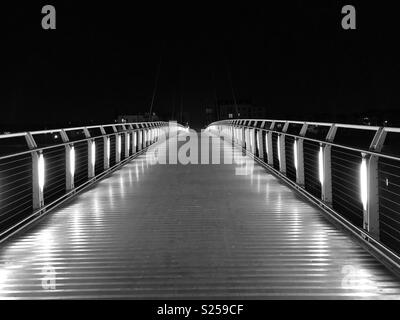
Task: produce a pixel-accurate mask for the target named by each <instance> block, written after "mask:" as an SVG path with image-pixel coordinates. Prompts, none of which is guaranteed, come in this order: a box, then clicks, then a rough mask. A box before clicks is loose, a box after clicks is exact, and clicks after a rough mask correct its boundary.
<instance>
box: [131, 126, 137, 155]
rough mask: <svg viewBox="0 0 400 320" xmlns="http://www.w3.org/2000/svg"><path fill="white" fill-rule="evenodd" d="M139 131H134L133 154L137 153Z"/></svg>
mask: <svg viewBox="0 0 400 320" xmlns="http://www.w3.org/2000/svg"><path fill="white" fill-rule="evenodd" d="M136 145H137V131H132V154H134V153H136V152H137V150H136Z"/></svg>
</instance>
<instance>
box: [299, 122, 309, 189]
mask: <svg viewBox="0 0 400 320" xmlns="http://www.w3.org/2000/svg"><path fill="white" fill-rule="evenodd" d="M307 129H308V124H307V123H304V124H303V126H302V128H301V130H300V134H299V136H300V137H305V135H306V133H307ZM296 141H297V168H296V183H297V184H298V185H299V186H301V187H304V139H303V138H298V139H297V140H296Z"/></svg>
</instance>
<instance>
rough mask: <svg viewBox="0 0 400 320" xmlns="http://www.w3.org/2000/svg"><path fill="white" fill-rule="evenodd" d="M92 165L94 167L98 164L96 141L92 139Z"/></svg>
mask: <svg viewBox="0 0 400 320" xmlns="http://www.w3.org/2000/svg"><path fill="white" fill-rule="evenodd" d="M91 148H92V159H91V160H92V166H93V167H94V165H95V164H96V142H95V141H92V146H91Z"/></svg>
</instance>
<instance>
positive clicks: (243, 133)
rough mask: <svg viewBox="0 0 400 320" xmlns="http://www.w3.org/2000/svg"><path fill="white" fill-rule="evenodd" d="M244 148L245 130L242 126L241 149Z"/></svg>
mask: <svg viewBox="0 0 400 320" xmlns="http://www.w3.org/2000/svg"><path fill="white" fill-rule="evenodd" d="M245 147H246V128H245V127H244V125H242V148H245Z"/></svg>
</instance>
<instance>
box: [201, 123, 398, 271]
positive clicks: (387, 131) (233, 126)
mask: <svg viewBox="0 0 400 320" xmlns="http://www.w3.org/2000/svg"><path fill="white" fill-rule="evenodd" d="M208 129H210V130H212V131H213V132H215V133H216V134H218V135H220V136H225V137H228V138H231V139H232V141H233V142H234V143H237V144H239V145H241V146H242V147H244V148H246V150H247V151H248V152H251V153H253V155H254V156H255V157H256V158H257V159H260V160H262V161H263V162H264V163H265V164H266V165H268V166H269V167H270V168H271V169H272V170H273V171H274V172H275V173H276V174H278V175H279V176H280V177H282V178H283V179H285V180H286V181H288V182H290V183H291V184H292V185H294V186H296V189H298V190H300V191H301V192H303V193H305V194H307V195H309V196H310V197H309V198H310V199H313V201H315V202H317V203H319V204H321V205H322V206H323V207H324V208H325V209H326V210H327V211H328V212H331V213H332V214H333V216H334V217H335V219H338V221H339V222H341V223H343V224H344V225H346V226H347V227H348V228H349V229H350V230H352V231H354V232H355V233H357V234H359V235H360V236H361V237H362V238H365V239H368V241H369V242H371V243H373V245H374V246H376V247H377V248H379V250H382V251H383V252H384V254H385V255H386V254H388V255H389V256H390V257H391V258H390V259H394V260H396V263H397V264H398V265H399V266H400V145H399V144H398V141H399V138H400V128H388V127H373V126H360V125H348V124H333V123H316V122H300V121H284V120H263V119H261V120H260V119H256V120H254V119H238V120H223V121H218V122H215V123H212V124H210V125H209V126H208ZM254 131H255V135H256V136H257V135H258V136H260V137H261V139H260V143H261V142H262V146H263V152H262V154H260V153H259V148H256V149H255V150H254V149H252V148H249V147H248V145H249V143H251V139H250V138H249V137H248V132H254ZM386 136H388V137H389V139H388V140H387V142H386V140H385V139H386ZM382 150H383V151H382Z"/></svg>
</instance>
